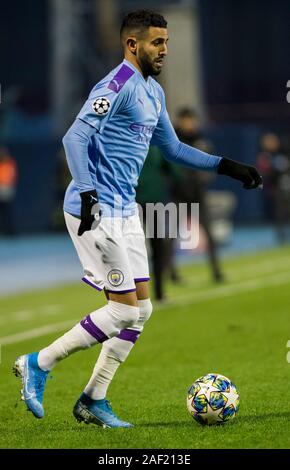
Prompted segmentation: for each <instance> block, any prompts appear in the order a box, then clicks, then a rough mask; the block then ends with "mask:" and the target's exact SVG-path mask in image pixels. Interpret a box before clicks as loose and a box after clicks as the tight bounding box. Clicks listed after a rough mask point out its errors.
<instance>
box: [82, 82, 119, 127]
mask: <svg viewBox="0 0 290 470" xmlns="http://www.w3.org/2000/svg"><path fill="white" fill-rule="evenodd" d="M126 95H127V93H126V88H125V89H121V90H120V91H118V90H117V89H116V88H114V85H112V81H111V82H110V81H107V82H105V83H102V82H100V83H98V84H97V85H96V86H95V87H94V88H93V89H92V91H91V93H90V94H89V97H88V99H87V101H86V102H85V104H84V105H83V107H82V109H81V110H80V112H79V114H78V115H77V118H79V119H81V120H82V121H84V122H86V123H87V124H90V126H93V127H94V128H95V129H96V130H97V131H98V132H100V133H101V132H102V130H103V129H104V127H105V125H106V122H107V121H108V120H109V119H110V117H112V116H113V115H114V114H115V113H116V112H117V111H118V110H119V109H120V108H121V107H122V105H123V104H124V101H125V99H126Z"/></svg>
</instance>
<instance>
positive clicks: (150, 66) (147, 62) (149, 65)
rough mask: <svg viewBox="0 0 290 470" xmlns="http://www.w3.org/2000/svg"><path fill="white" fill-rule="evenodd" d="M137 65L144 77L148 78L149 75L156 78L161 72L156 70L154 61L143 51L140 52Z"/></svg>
mask: <svg viewBox="0 0 290 470" xmlns="http://www.w3.org/2000/svg"><path fill="white" fill-rule="evenodd" d="M139 65H140V67H141V69H142V72H143V75H144V77H148V76H149V75H153V76H157V75H159V74H160V72H161V68H160V69H158V68H157V67H156V65H155V63H154V60H153V59H151V58H150V56H149V54H147V53H146V52H145V51H144V49H141V50H140V54H139Z"/></svg>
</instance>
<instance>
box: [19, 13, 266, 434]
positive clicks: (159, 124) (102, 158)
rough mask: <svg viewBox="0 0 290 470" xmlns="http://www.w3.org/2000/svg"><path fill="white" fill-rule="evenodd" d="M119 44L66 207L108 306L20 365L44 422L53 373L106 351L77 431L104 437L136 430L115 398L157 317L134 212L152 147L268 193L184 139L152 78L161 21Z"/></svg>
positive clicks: (71, 150) (89, 110)
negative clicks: (113, 388)
mask: <svg viewBox="0 0 290 470" xmlns="http://www.w3.org/2000/svg"><path fill="white" fill-rule="evenodd" d="M121 41H122V45H123V48H124V60H123V62H122V63H121V64H120V65H118V66H117V67H116V68H115V69H114V70H112V71H111V72H110V73H109V74H108V75H107V76H106V77H104V78H103V80H101V81H100V82H99V83H97V85H96V86H95V87H94V88H93V89H92V91H91V93H90V95H89V97H88V100H87V101H86V103H85V104H84V106H83V108H82V109H81V111H80V112H79V114H78V115H77V117H76V119H75V121H74V123H73V124H72V126H71V128H70V129H69V130H68V132H67V133H66V135H65V136H64V138H63V144H64V148H65V152H66V157H67V162H68V166H69V168H70V171H71V174H72V178H73V180H72V182H71V183H70V185H69V186H68V188H67V192H66V195H65V200H64V214H65V220H66V224H67V228H68V231H69V234H70V236H71V238H72V241H73V243H74V245H75V248H76V251H77V253H78V256H79V258H80V261H81V264H82V266H83V269H84V277H83V280H84V281H85V282H86V283H87V284H89V285H90V286H92V287H94V288H95V289H97V290H99V291H101V290H102V289H104V290H105V293H106V298H107V303H106V305H105V306H104V307H102V308H99V309H98V310H95V311H94V312H91V313H90V314H89V315H87V316H86V317H85V318H83V319H82V320H81V321H80V323H78V324H77V325H75V326H74V327H73V328H72V329H71V330H69V331H68V332H67V333H65V334H64V335H63V336H61V337H60V338H58V339H56V341H54V342H53V343H52V344H50V345H49V346H47V347H45V348H44V349H42V350H41V351H39V352H34V353H31V354H26V355H23V356H20V357H18V358H17V359H16V362H15V365H14V372H15V373H16V375H18V376H19V377H21V380H22V386H23V389H22V396H23V399H24V401H25V403H26V405H27V407H28V409H29V410H30V411H31V412H32V413H33V415H34V416H35V417H37V418H42V417H43V416H44V409H43V394H44V388H45V382H46V378H47V375H48V373H49V371H50V370H51V369H52V368H53V367H54V366H55V365H56V364H57V363H58V362H59V361H60V360H62V359H64V358H66V357H67V356H68V355H70V354H72V353H74V352H75V351H79V350H81V349H86V348H89V347H91V346H93V345H95V344H97V343H102V349H101V352H100V355H99V358H98V360H97V362H96V365H95V368H94V370H93V373H92V376H91V378H90V380H89V382H88V384H87V386H86V387H85V389H84V392H83V393H82V395H81V396H80V398H79V399H78V400H77V402H76V404H75V406H74V410H73V413H74V416H75V417H76V419H77V420H78V421H85V422H87V423H95V424H97V425H100V426H103V427H131V426H132V425H131V424H130V423H127V422H125V421H123V420H121V419H119V418H118V417H117V416H116V415H115V413H114V412H113V410H112V408H111V406H110V403H109V401H108V400H107V399H106V395H107V389H108V386H109V384H110V383H111V381H112V379H113V376H114V374H115V372H116V370H117V369H118V367H119V365H120V364H121V363H122V362H124V361H125V360H126V358H127V357H128V355H129V353H130V351H131V349H132V348H133V346H134V344H135V342H136V340H137V338H138V337H139V335H140V334H141V332H142V330H143V327H144V324H145V322H146V321H147V320H148V319H149V317H150V315H151V313H152V304H151V301H150V298H149V289H148V281H149V270H148V261H147V254H146V249H145V238H144V234H143V231H142V228H141V224H140V221H139V217H138V213H137V206H136V203H135V187H136V185H137V182H138V176H139V174H140V171H141V169H142V165H143V163H144V160H145V158H146V155H147V151H148V148H149V144H150V143H152V144H154V145H157V146H159V147H160V149H161V151H162V153H163V155H164V156H165V158H166V159H168V160H169V161H173V162H176V163H182V164H184V165H188V167H190V168H197V169H202V170H208V171H214V172H217V173H219V174H224V175H228V176H231V177H232V178H235V179H237V180H240V181H242V183H243V185H244V188H246V189H252V188H257V187H258V186H259V185H261V184H262V179H261V177H260V176H259V174H258V173H257V171H256V169H255V168H254V167H250V166H247V165H243V164H241V163H238V162H235V161H233V160H229V159H227V158H223V157H218V156H213V155H209V154H207V153H204V152H202V151H200V150H197V149H195V148H192V147H190V146H188V145H186V144H183V143H182V142H180V141H179V139H178V138H177V136H176V133H175V131H174V129H173V127H172V125H171V122H170V119H169V117H168V114H167V111H166V104H165V96H164V92H163V90H162V88H161V86H160V85H159V84H158V83H157V81H155V79H154V78H153V77H154V76H157V75H159V73H160V72H161V70H162V67H163V62H164V59H165V57H166V55H167V43H168V34H167V23H166V21H165V19H164V18H163V16H161V15H159V14H157V13H155V12H152V11H149V10H139V11H136V12H133V13H130V14H128V15H127V16H126V17H125V18H124V20H123V23H122V26H121ZM93 213H94V215H93Z"/></svg>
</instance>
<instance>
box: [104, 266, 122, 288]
mask: <svg viewBox="0 0 290 470" xmlns="http://www.w3.org/2000/svg"><path fill="white" fill-rule="evenodd" d="M108 281H109V283H110V284H111V285H112V286H115V287H116V286H120V285H121V284H122V282H123V281H124V274H123V273H122V271H120V270H119V269H112V270H111V271H110V272H109V274H108Z"/></svg>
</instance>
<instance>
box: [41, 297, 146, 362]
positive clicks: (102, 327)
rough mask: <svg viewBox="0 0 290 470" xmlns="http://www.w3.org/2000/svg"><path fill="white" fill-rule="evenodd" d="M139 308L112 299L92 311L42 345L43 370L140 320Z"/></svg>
mask: <svg viewBox="0 0 290 470" xmlns="http://www.w3.org/2000/svg"><path fill="white" fill-rule="evenodd" d="M137 318H139V308H138V307H132V306H130V305H125V304H120V303H119V302H113V301H111V300H110V301H109V302H108V304H107V305H105V306H104V307H102V308H99V309H98V310H96V311H94V312H92V313H91V314H90V315H88V316H86V317H85V318H83V320H82V321H81V322H80V323H78V324H77V325H75V326H74V327H73V328H72V329H71V330H69V331H68V332H67V333H65V334H64V335H63V336H61V337H60V338H58V339H57V340H56V341H54V342H53V343H52V344H51V345H50V346H48V347H46V348H44V349H42V350H41V351H40V352H39V355H38V365H39V367H40V368H41V369H43V370H51V369H52V368H53V367H54V366H55V364H56V363H57V362H58V361H60V360H61V359H64V358H65V357H67V356H69V355H70V354H72V353H74V352H76V351H79V350H81V349H87V348H90V347H91V346H93V345H94V344H96V343H103V342H104V341H106V340H108V339H109V338H112V337H114V336H116V335H118V334H119V333H120V331H121V330H123V329H125V328H127V327H130V326H131V325H133V324H135V323H136V319H137Z"/></svg>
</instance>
